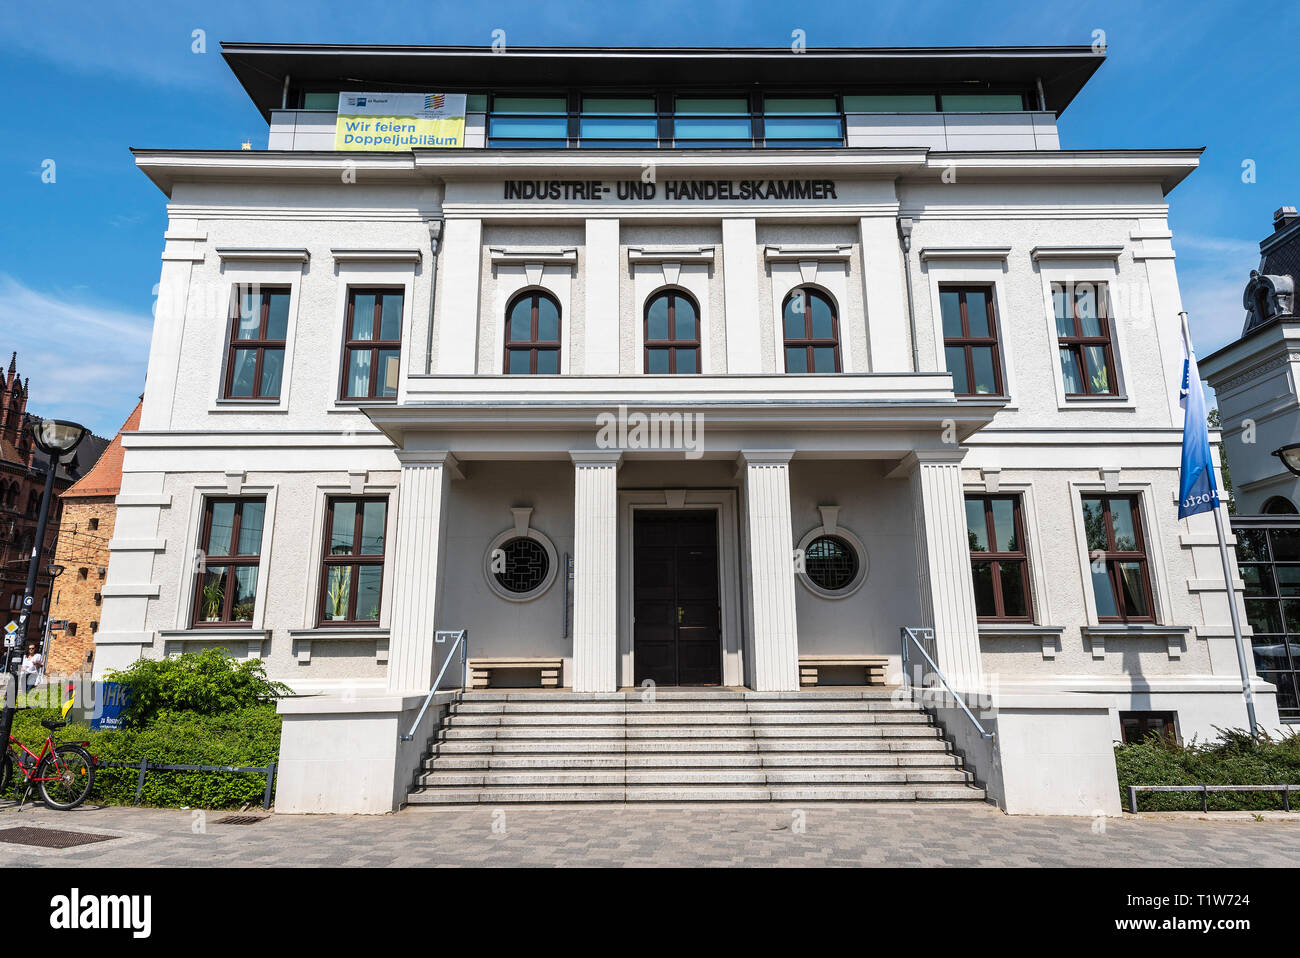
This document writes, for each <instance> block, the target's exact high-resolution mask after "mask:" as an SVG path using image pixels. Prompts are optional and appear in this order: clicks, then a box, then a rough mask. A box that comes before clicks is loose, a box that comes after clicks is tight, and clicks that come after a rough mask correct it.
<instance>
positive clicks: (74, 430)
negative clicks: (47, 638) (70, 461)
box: [0, 419, 86, 747]
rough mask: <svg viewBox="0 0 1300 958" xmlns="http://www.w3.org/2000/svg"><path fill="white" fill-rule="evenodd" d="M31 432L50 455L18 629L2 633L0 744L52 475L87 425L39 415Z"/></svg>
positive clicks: (12, 708)
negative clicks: (3, 637)
mask: <svg viewBox="0 0 1300 958" xmlns="http://www.w3.org/2000/svg"><path fill="white" fill-rule="evenodd" d="M32 435H33V437H34V438H35V440H36V445H37V447H38V448H40V450H41V451H42V452H44V453H45V454H46V455H47V456H49V463H48V464H47V465H46V467H45V491H44V493H42V494H41V511H40V516H39V518H38V519H37V520H36V541H35V542H33V543H32V555H31V558H30V559H29V560H28V562H27V588H26V589H25V590H24V591H23V607H22V609H21V610H20V611H19V613H18V631H17V632H16V633H14V634H13V635H9V634H6V635H5V652H4V683H5V700H4V711H3V712H2V713H0V747H7V744H8V742H9V732H10V730H11V729H12V728H13V724H14V712H16V711H17V710H18V675H17V666H18V663H19V662H21V661H22V658H21V655H20V654H19V651H18V650H19V649H21V648H25V647H26V645H27V634H28V632H29V631H30V630H31V616H32V606H33V605H35V603H36V577H37V575H38V574H39V572H40V568H41V551H42V550H43V549H44V547H45V527H46V525H47V524H48V522H49V518H50V496H51V494H52V493H53V492H54V477H55V475H56V474H57V473H58V471H59V461H60V460H61V459H62V458H63V457H64V456H67V455H68V454H70V453H71V452H72V451H73V450H74V449H76V448H77V446H78V445H80V443H81V440H82V439H84V438H86V427H85V426H81V425H78V424H77V423H75V422H67V421H65V420H62V419H42V420H39V421H37V422H34V423H33V424H32ZM47 618H48V617H47ZM11 690H12V691H11Z"/></svg>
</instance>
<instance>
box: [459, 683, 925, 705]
mask: <svg viewBox="0 0 1300 958" xmlns="http://www.w3.org/2000/svg"><path fill="white" fill-rule="evenodd" d="M644 696H645V691H644V690H643V689H639V688H638V689H625V690H624V691H621V692H567V691H534V690H531V689H497V690H493V691H471V692H466V693H465V695H464V699H463V701H465V702H640V701H642V700H643V698H644ZM896 696H903V697H909V696H910V693H909V692H907V691H905V690H901V689H899V688H897V687H894V686H879V687H873V688H845V689H815V690H809V691H803V692H751V691H749V690H748V689H719V688H700V689H683V688H664V689H656V690H655V695H654V697H655V701H657V702H671V701H690V700H701V701H705V702H719V701H727V700H731V701H745V702H775V701H782V700H785V701H816V700H826V701H829V700H837V699H862V700H867V699H874V700H882V699H883V700H889V699H891V698H894V697H896Z"/></svg>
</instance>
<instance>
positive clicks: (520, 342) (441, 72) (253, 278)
mask: <svg viewBox="0 0 1300 958" xmlns="http://www.w3.org/2000/svg"><path fill="white" fill-rule="evenodd" d="M224 53H225V57H226V59H227V61H228V63H229V64H230V65H231V68H232V69H233V70H234V72H235V74H236V76H237V77H238V78H239V79H240V81H241V82H242V83H243V84H244V86H245V88H246V89H247V90H248V92H249V94H250V96H251V98H252V99H253V102H254V104H255V105H256V106H257V108H258V109H259V110H260V111H261V113H262V115H263V116H264V117H265V118H266V120H267V122H268V123H269V130H270V135H269V148H268V149H266V150H251V151H194V150H140V151H136V154H135V156H136V163H137V165H138V166H139V168H140V169H141V170H142V172H144V173H145V175H147V176H149V177H150V179H151V180H152V181H153V182H154V183H155V184H156V185H157V186H158V187H159V189H160V190H162V192H163V193H164V194H165V195H166V197H167V200H168V215H169V224H168V230H167V233H166V236H165V246H164V251H163V254H162V258H163V265H162V276H161V281H160V296H159V305H158V310H157V319H156V322H155V328H154V336H153V344H152V348H151V355H150V364H149V375H148V385H147V388H146V392H145V397H144V404H143V409H142V412H141V417H140V428H139V430H138V431H136V432H134V433H131V434H130V435H127V436H125V437H124V441H123V445H124V448H125V450H126V454H125V461H124V465H123V475H122V486H121V492H120V494H119V495H118V497H117V500H116V501H117V506H118V514H117V525H116V529H115V533H114V537H113V542H112V547H111V549H112V559H111V562H110V566H109V573H108V581H107V584H106V586H105V589H104V593H103V595H104V610H103V618H102V621H101V626H100V630H99V633H98V635H97V645H98V652H97V658H96V670H97V671H101V670H102V669H104V668H107V667H119V666H122V665H125V664H128V663H129V662H131V661H133V660H134V659H135V658H137V657H139V656H141V655H144V656H155V657H156V656H161V655H166V654H170V653H172V652H175V651H180V650H184V649H191V648H203V647H208V646H212V645H220V646H222V647H224V648H227V649H228V650H230V651H231V652H232V653H233V654H235V655H237V656H241V657H244V656H256V657H261V658H263V659H264V660H265V661H266V663H267V665H268V668H269V671H270V673H271V674H272V675H273V676H274V677H275V678H277V679H281V680H284V681H286V682H288V683H290V684H291V685H292V686H294V687H295V688H296V689H298V690H300V691H302V692H304V693H316V694H315V697H314V699H312V703H314V704H308V705H304V704H303V703H302V702H297V703H294V704H291V705H286V709H287V710H289V711H290V712H292V713H293V714H294V715H295V716H297V717H298V719H301V720H302V721H306V720H307V719H308V718H310V720H311V721H315V722H319V723H321V727H322V728H324V727H329V723H330V722H335V723H338V722H342V723H348V722H350V723H352V724H351V725H350V726H349V727H350V728H352V729H353V730H355V729H358V728H360V727H361V725H360V722H361V719H360V718H359V716H362V715H364V716H365V717H366V720H367V721H370V720H372V719H376V717H377V716H386V717H387V719H386V720H390V721H391V723H393V727H395V724H396V723H398V722H399V721H400V718H401V716H403V715H409V713H411V711H412V709H413V708H414V706H415V705H418V704H419V702H420V700H421V698H422V696H423V694H424V693H425V692H426V691H427V690H428V689H429V688H430V685H431V683H432V681H433V679H434V676H435V672H436V670H437V668H438V667H439V666H440V664H441V655H442V653H441V647H440V646H439V645H438V644H436V643H435V642H434V641H433V636H434V633H435V631H436V630H459V629H467V630H468V633H469V635H470V637H471V645H472V654H473V655H474V656H477V657H485V658H494V659H499V660H505V659H510V658H544V659H554V660H558V661H559V663H560V664H559V666H558V668H559V672H560V675H559V685H560V686H561V687H564V688H568V689H572V690H574V691H575V692H585V693H597V692H612V691H614V690H617V689H620V688H628V687H637V686H642V685H644V684H645V683H647V682H652V683H654V684H655V685H657V686H673V685H692V686H694V685H717V686H728V687H745V688H749V689H752V690H756V691H759V692H773V693H775V692H780V693H794V692H797V691H798V690H799V689H800V661H799V660H800V656H814V655H850V654H853V655H874V656H880V657H883V658H884V659H885V660H887V662H888V666H887V669H886V672H887V673H890V674H892V675H894V676H897V674H898V673H899V668H900V642H899V634H900V628H901V627H904V626H928V627H932V628H933V629H934V630H935V636H936V647H937V659H938V665H939V666H940V668H942V669H943V671H944V673H945V675H947V676H948V677H949V679H950V680H951V681H952V683H953V684H954V685H955V686H957V687H958V688H960V689H963V690H966V691H974V692H988V691H990V690H992V689H996V690H997V694H998V695H1000V696H1002V698H1001V699H1000V700H998V701H1000V702H1001V707H1002V708H1003V710H1004V714H1008V715H1009V714H1011V713H1012V712H1013V711H1015V709H1020V710H1022V711H1023V712H1024V714H1025V715H1030V716H1032V717H1033V722H1032V723H1030V724H1031V725H1035V727H1036V728H1038V730H1039V734H1040V737H1041V736H1048V737H1058V738H1060V739H1062V740H1069V739H1070V736H1071V733H1070V732H1069V731H1068V725H1067V726H1066V727H1062V728H1061V729H1057V730H1056V731H1052V732H1049V731H1047V730H1049V729H1056V726H1054V725H1053V724H1052V723H1053V722H1056V721H1058V718H1059V717H1060V716H1069V715H1074V714H1076V713H1077V715H1079V716H1083V715H1084V714H1085V713H1086V714H1087V715H1090V716H1092V715H1097V714H1099V715H1100V716H1101V721H1100V722H1095V721H1093V720H1092V719H1091V718H1089V719H1087V720H1086V721H1084V720H1083V719H1081V721H1084V725H1086V726H1087V729H1088V730H1090V731H1085V732H1082V733H1079V736H1078V740H1080V741H1081V740H1082V739H1083V738H1084V737H1086V736H1087V735H1095V734H1099V735H1100V737H1101V744H1100V746H1097V748H1096V749H1095V750H1094V753H1095V754H1096V755H1101V754H1102V753H1103V752H1104V753H1106V754H1108V753H1109V744H1110V741H1111V740H1112V739H1118V738H1120V737H1121V735H1122V731H1121V728H1122V724H1123V723H1124V722H1126V721H1127V722H1130V723H1131V722H1134V721H1143V722H1145V721H1148V720H1150V719H1151V716H1152V715H1155V714H1157V713H1159V714H1165V713H1170V714H1172V715H1173V716H1174V720H1173V722H1174V724H1175V727H1176V730H1177V734H1179V735H1181V736H1183V737H1186V738H1190V737H1191V736H1192V735H1193V734H1195V735H1200V736H1202V737H1205V736H1206V735H1209V734H1211V727H1212V726H1214V725H1220V726H1224V725H1227V726H1232V725H1238V726H1239V725H1241V724H1243V723H1244V710H1243V706H1242V697H1241V689H1240V677H1239V674H1238V669H1237V662H1236V657H1235V651H1234V645H1233V638H1232V633H1231V627H1230V625H1229V614H1228V606H1227V602H1228V601H1229V600H1230V597H1229V593H1227V591H1226V590H1225V587H1224V582H1223V581H1222V575H1221V573H1217V572H1216V568H1217V565H1218V561H1219V560H1218V554H1217V550H1216V547H1215V539H1214V534H1213V523H1212V518H1211V517H1209V516H1204V515H1202V516H1197V517H1193V518H1192V519H1190V520H1187V521H1179V520H1177V518H1176V510H1177V502H1176V498H1177V488H1178V463H1179V449H1180V440H1181V430H1182V421H1183V420H1182V412H1181V409H1180V408H1179V403H1178V399H1179V393H1178V388H1179V375H1180V371H1181V353H1180V334H1179V329H1180V326H1179V319H1178V314H1179V311H1180V309H1181V303H1180V299H1179V292H1178V283H1177V277H1176V273H1175V269H1174V258H1173V257H1174V253H1173V246H1172V242H1171V239H1172V237H1171V233H1170V231H1169V226H1168V202H1169V200H1168V194H1169V193H1170V191H1172V190H1173V189H1174V187H1175V186H1177V184H1178V183H1179V182H1180V181H1181V180H1182V179H1183V178H1184V177H1186V176H1187V175H1188V174H1190V173H1191V172H1192V171H1193V170H1194V169H1195V168H1196V166H1197V163H1198V156H1199V153H1198V151H1196V150H1182V149H1152V150H1097V149H1062V148H1061V146H1060V134H1059V132H1058V124H1059V123H1060V122H1061V120H1062V117H1061V114H1062V113H1063V111H1064V110H1065V109H1066V107H1067V106H1068V105H1069V103H1070V101H1071V99H1073V97H1074V96H1075V95H1076V94H1077V93H1078V91H1079V90H1080V88H1081V87H1082V85H1083V84H1084V83H1085V82H1086V80H1087V78H1088V77H1089V76H1090V75H1091V74H1092V73H1093V72H1094V71H1095V70H1096V69H1097V68H1098V67H1099V66H1100V64H1101V62H1102V60H1103V56H1102V55H1099V54H1097V53H1095V52H1093V51H1092V50H1090V49H1088V48H1006V49H996V50H990V49H978V50H975V49H951V50H885V51H882V50H837V51H807V52H805V53H802V54H794V53H790V52H788V51H773V50H727V51H716V50H715V51H689V50H594V49H577V50H575V49H562V50H536V49H515V50H510V51H507V52H505V53H500V54H492V53H491V52H489V51H486V50H471V49H463V48H411V47H402V48H377V47H307V46H294V45H261V44H230V45H226V46H225V47H224ZM486 76H491V77H492V78H493V79H492V80H491V82H490V83H485V81H484V77H486ZM615 77H616V78H617V86H612V85H611V83H612V79H611V78H615ZM971 77H977V78H978V79H977V80H976V81H972V80H971ZM276 78H280V79H276ZM345 78H346V79H345ZM426 86H427V87H429V89H428V92H429V93H430V94H433V93H435V91H446V92H447V93H452V94H459V93H464V94H465V96H466V108H467V110H466V126H465V136H464V145H463V146H462V147H460V148H456V149H445V148H422V147H414V148H412V149H409V150H399V151H384V152H349V151H343V150H338V151H336V150H335V149H334V135H335V124H336V116H335V112H336V109H337V104H338V102H339V96H340V94H343V95H345V96H346V95H350V94H349V91H357V90H361V89H365V90H375V91H386V90H392V91H401V90H411V89H416V88H418V89H423V88H424V87H426ZM1233 600H1234V601H1235V597H1233ZM831 671H833V670H831ZM534 678H535V677H534ZM836 678H837V677H836V676H834V675H831V674H828V675H827V676H826V680H827V681H835V680H836ZM838 678H839V679H840V680H844V681H849V680H850V679H849V677H848V676H847V675H846V676H839V677H838ZM520 679H521V680H527V679H528V676H525V675H521V676H520ZM447 681H448V683H450V680H447ZM456 681H457V683H458V682H459V678H457V680H456ZM1256 682H1257V683H1258V684H1257V691H1256V695H1257V697H1258V698H1259V700H1260V708H1261V714H1262V716H1263V717H1264V721H1265V723H1266V724H1269V725H1276V724H1277V713H1276V708H1275V706H1274V704H1273V698H1272V691H1271V687H1270V686H1268V685H1266V684H1264V683H1263V682H1260V681H1259V680H1258V679H1256ZM358 701H360V702H362V703H364V704H363V705H358V704H357V703H358ZM1013 705H1014V706H1015V709H1013V708H1012V706H1013ZM1035 709H1038V710H1040V711H1038V712H1036V713H1035V712H1034V710H1035ZM394 716H396V717H394ZM296 720H297V719H296ZM1008 721H1009V719H1008ZM1035 723H1036V724H1035ZM1079 727H1080V728H1082V727H1083V726H1079ZM384 728H385V732H384V733H383V734H385V735H386V734H387V729H388V726H384ZM1097 729H1100V730H1101V731H1100V732H1099V733H1098V732H1096V730H1097ZM286 734H287V735H288V738H287V739H286V741H287V742H288V741H295V742H298V744H303V742H305V741H306V740H305V739H301V740H300V739H296V738H295V737H294V736H295V735H297V734H298V733H296V732H295V733H293V735H290V734H289V733H286ZM1026 736H1027V737H1026ZM1032 737H1033V735H1032V733H1029V732H1026V734H1025V736H1022V737H1021V738H1020V739H1019V741H1021V746H1017V747H1021V748H1022V751H1023V750H1024V749H1027V748H1029V746H1028V745H1025V744H1024V743H1025V742H1028V741H1029V740H1030V739H1032ZM1016 740H1017V739H1016V734H1011V733H1009V734H1007V735H1003V736H1002V737H1001V739H1000V741H1001V742H1003V743H1004V744H1003V746H1001V747H1004V748H1010V747H1011V744H1010V743H1011V742H1013V741H1016ZM1093 744H1094V745H1095V743H1093ZM294 747H297V746H296V745H295V746H294ZM303 747H306V746H305V745H304V746H303ZM392 747H393V748H396V749H397V751H396V752H392V754H387V753H386V754H385V755H384V756H382V757H380V758H376V759H375V762H376V763H378V766H383V767H384V768H388V769H389V771H390V772H391V766H392V765H393V763H397V764H398V765H400V764H401V763H402V762H403V761H408V760H409V755H406V753H403V752H402V751H401V748H400V747H398V746H397V745H396V738H394V742H393V746H392ZM1089 747H1091V746H1089ZM390 752H391V749H390ZM1068 752H1070V746H1069V745H1063V746H1062V751H1061V753H1060V754H1059V755H1058V758H1059V757H1061V755H1064V754H1065V753H1068ZM404 755H406V757H405V758H404V757H403V756H404ZM1039 757H1040V759H1041V758H1042V756H1039ZM1003 759H1004V760H1006V756H1005V755H1004V756H1003ZM1044 760H1045V759H1044ZM384 763H387V765H385V764H384ZM1066 764H1067V765H1068V764H1069V763H1068V762H1066ZM1111 773H1112V774H1113V762H1112V765H1111ZM377 774H378V776H379V778H380V779H382V777H383V771H382V769H381V771H380V772H378V773H377ZM1109 788H1110V789H1111V790H1112V791H1113V780H1112V782H1111V783H1110V784H1109ZM1063 790H1068V788H1064V787H1063ZM1103 790H1104V789H1103ZM1071 807H1073V806H1071Z"/></svg>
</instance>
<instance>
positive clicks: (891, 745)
mask: <svg viewBox="0 0 1300 958" xmlns="http://www.w3.org/2000/svg"><path fill="white" fill-rule="evenodd" d="M641 697H642V693H641V692H640V691H629V692H613V693H574V692H534V691H510V690H502V691H492V692H469V693H466V695H465V697H464V700H463V701H462V702H459V703H455V704H453V705H452V706H451V711H450V712H449V714H448V716H447V718H446V719H445V720H444V722H443V724H442V726H441V727H440V728H439V729H438V730H437V732H436V733H435V734H434V736H433V737H432V739H431V740H430V743H429V754H428V758H427V759H426V760H425V762H424V767H423V769H422V770H421V772H420V774H419V775H418V776H417V781H416V790H415V791H413V792H412V793H411V794H410V795H409V796H408V797H407V801H408V802H409V803H410V804H412V805H434V804H438V805H441V804H498V803H500V804H505V803H521V802H534V803H552V802H689V801H704V802H742V801H745V802H748V801H782V802H808V801H840V802H913V801H948V802H951V801H983V800H984V797H985V796H984V789H983V788H980V787H979V786H977V785H976V784H975V782H974V779H973V776H972V775H971V774H970V773H969V772H967V771H966V770H965V769H964V768H963V767H962V764H961V760H960V759H959V758H958V756H956V755H955V754H953V751H952V749H951V747H950V746H949V744H948V742H947V741H946V740H945V739H944V738H943V735H942V731H941V729H940V728H939V727H938V726H937V725H935V723H934V721H933V719H932V718H931V716H930V715H929V714H928V713H927V712H925V711H924V710H923V709H922V708H920V706H918V705H916V704H915V703H914V702H912V700H911V698H910V697H909V696H908V694H907V693H906V692H898V691H896V690H894V689H852V690H850V689H846V690H831V689H824V690H817V691H807V692H750V691H745V690H733V689H660V690H659V691H658V693H657V696H656V701H654V702H643V701H642V700H641Z"/></svg>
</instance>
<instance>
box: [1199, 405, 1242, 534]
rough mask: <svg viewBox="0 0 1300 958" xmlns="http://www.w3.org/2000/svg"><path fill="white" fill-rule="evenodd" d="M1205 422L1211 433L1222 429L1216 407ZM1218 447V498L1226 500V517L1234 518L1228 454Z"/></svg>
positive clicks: (1234, 511)
mask: <svg viewBox="0 0 1300 958" xmlns="http://www.w3.org/2000/svg"><path fill="white" fill-rule="evenodd" d="M1205 422H1206V425H1208V426H1209V427H1210V430H1211V431H1213V430H1216V429H1221V428H1222V424H1221V422H1220V419H1219V407H1217V406H1216V407H1214V408H1213V409H1211V410H1210V411H1209V412H1208V413H1206V414H1205ZM1218 446H1219V472H1220V473H1222V475H1223V489H1222V490H1221V492H1222V494H1221V495H1220V497H1219V498H1221V499H1226V500H1227V502H1228V515H1230V516H1235V515H1236V514H1237V501H1236V499H1234V498H1233V495H1232V472H1231V471H1230V470H1229V469H1228V454H1227V452H1226V451H1225V450H1224V448H1223V443H1222V442H1220V443H1218Z"/></svg>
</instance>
